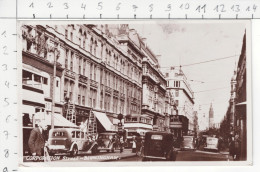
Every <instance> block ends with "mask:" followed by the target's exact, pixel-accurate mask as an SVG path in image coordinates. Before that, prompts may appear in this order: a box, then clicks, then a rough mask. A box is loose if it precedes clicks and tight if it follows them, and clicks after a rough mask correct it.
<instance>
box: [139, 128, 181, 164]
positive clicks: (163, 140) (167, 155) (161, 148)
mask: <svg viewBox="0 0 260 172" xmlns="http://www.w3.org/2000/svg"><path fill="white" fill-rule="evenodd" d="M175 141H176V138H175V137H174V135H173V134H171V133H165V132H147V133H146V134H145V140H144V146H143V158H142V160H143V161H149V160H157V161H158V160H166V161H175V160H176V157H177V154H178V152H177V150H176V149H175V148H174V142H175Z"/></svg>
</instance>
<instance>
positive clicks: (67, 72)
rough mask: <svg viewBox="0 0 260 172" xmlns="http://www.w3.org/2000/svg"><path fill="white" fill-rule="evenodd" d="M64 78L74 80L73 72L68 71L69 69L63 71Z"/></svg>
mask: <svg viewBox="0 0 260 172" xmlns="http://www.w3.org/2000/svg"><path fill="white" fill-rule="evenodd" d="M65 76H67V77H69V78H72V79H75V72H73V71H71V70H69V69H65Z"/></svg>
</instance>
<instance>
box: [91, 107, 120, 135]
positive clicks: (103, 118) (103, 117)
mask: <svg viewBox="0 0 260 172" xmlns="http://www.w3.org/2000/svg"><path fill="white" fill-rule="evenodd" d="M93 113H94V115H95V116H96V118H97V119H98V121H99V122H100V123H101V124H102V126H103V127H104V128H105V130H106V131H116V129H115V127H114V125H113V124H112V123H111V121H110V120H109V119H108V117H107V115H106V114H105V113H102V112H94V111H93Z"/></svg>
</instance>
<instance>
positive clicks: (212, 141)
mask: <svg viewBox="0 0 260 172" xmlns="http://www.w3.org/2000/svg"><path fill="white" fill-rule="evenodd" d="M204 150H213V151H218V138H216V137H207V139H206V146H205V147H204Z"/></svg>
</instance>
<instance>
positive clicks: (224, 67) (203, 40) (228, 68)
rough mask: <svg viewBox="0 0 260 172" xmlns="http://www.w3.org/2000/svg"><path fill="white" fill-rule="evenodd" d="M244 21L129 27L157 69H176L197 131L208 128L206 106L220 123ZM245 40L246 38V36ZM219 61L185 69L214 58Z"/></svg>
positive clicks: (136, 25)
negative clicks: (187, 89) (195, 113)
mask: <svg viewBox="0 0 260 172" xmlns="http://www.w3.org/2000/svg"><path fill="white" fill-rule="evenodd" d="M247 26H248V25H247V23H246V22H245V21H235V20H233V21H232V20H227V21H217V20H216V21H208V20H206V21H203V22H201V20H200V21H173V20H171V21H163V22H157V23H156V22H153V23H151V22H147V23H136V22H135V23H134V24H130V25H129V27H130V28H134V29H136V30H137V32H138V33H139V35H140V36H141V37H145V38H147V45H148V46H149V47H150V49H151V50H152V51H153V52H154V54H156V55H161V58H160V65H161V67H164V68H166V67H170V66H180V65H182V66H183V67H182V70H183V72H184V73H185V75H186V76H187V78H188V80H193V81H190V82H189V83H190V85H191V88H192V90H193V92H194V98H195V99H194V101H195V105H194V110H199V106H200V107H201V108H200V110H199V123H200V129H205V127H207V126H208V114H209V107H210V104H211V103H212V104H213V109H214V122H215V123H220V122H221V120H222V119H223V118H224V115H225V114H226V111H227V108H228V101H229V98H230V80H231V77H232V76H233V73H234V69H235V68H236V65H237V62H238V59H239V55H240V53H241V48H242V41H243V36H244V33H245V31H246V30H247V31H249V29H250V28H247ZM247 38H249V34H248V35H247ZM224 57H229V58H225V59H223V60H218V61H213V62H208V63H202V64H197V65H191V66H185V65H187V64H194V63H197V62H203V61H208V60H213V59H218V58H224Z"/></svg>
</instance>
